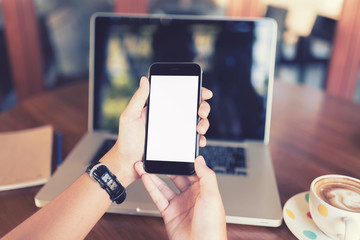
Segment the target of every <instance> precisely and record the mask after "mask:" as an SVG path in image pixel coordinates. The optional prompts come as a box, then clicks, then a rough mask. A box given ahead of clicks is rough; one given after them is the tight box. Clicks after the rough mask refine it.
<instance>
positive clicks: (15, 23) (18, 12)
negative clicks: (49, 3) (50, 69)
mask: <svg viewBox="0 0 360 240" xmlns="http://www.w3.org/2000/svg"><path fill="white" fill-rule="evenodd" d="M0 3H1V7H2V10H3V19H4V31H5V40H6V41H5V42H6V46H7V50H8V56H9V63H10V69H11V76H12V80H13V85H14V87H15V90H16V93H17V98H18V100H19V101H20V102H21V101H23V100H25V99H26V98H28V97H30V96H32V95H35V94H37V93H39V92H42V91H43V90H44V79H43V78H44V67H43V59H42V52H41V41H40V37H39V30H38V24H37V19H36V13H35V9H34V3H33V1H32V0H2V1H0Z"/></svg>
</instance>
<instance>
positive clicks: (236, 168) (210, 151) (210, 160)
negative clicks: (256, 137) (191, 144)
mask: <svg viewBox="0 0 360 240" xmlns="http://www.w3.org/2000/svg"><path fill="white" fill-rule="evenodd" d="M199 154H200V155H202V156H204V158H205V161H206V164H207V165H208V166H209V168H211V169H212V170H213V171H214V172H216V173H222V174H225V173H226V174H234V175H246V174H247V171H246V158H245V149H244V148H234V147H219V146H206V147H204V148H200V149H199Z"/></svg>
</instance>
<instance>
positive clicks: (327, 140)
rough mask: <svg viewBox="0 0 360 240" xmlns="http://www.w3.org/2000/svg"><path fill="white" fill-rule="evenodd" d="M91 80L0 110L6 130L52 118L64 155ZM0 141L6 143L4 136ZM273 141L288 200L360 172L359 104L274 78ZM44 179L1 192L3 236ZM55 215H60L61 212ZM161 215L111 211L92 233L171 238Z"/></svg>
mask: <svg viewBox="0 0 360 240" xmlns="http://www.w3.org/2000/svg"><path fill="white" fill-rule="evenodd" d="M87 86H88V85H87V83H86V82H80V83H75V84H72V85H68V86H66V87H63V88H60V89H56V90H54V91H50V92H46V93H43V94H41V95H38V96H35V97H33V98H31V99H29V100H27V101H25V102H24V103H22V104H21V105H19V106H16V107H14V108H13V109H10V110H8V111H6V112H4V113H1V114H0V131H10V130H20V129H26V128H30V127H36V126H41V125H44V124H52V125H53V126H54V127H55V129H61V130H62V131H63V135H64V148H63V154H64V155H65V156H66V155H67V154H68V153H69V152H70V150H71V149H72V148H73V147H74V145H75V144H76V142H77V141H78V140H79V139H80V137H81V136H82V135H83V134H84V133H85V132H86V129H87V96H88V89H87ZM0 144H1V143H0ZM270 149H271V154H272V158H273V163H274V168H275V172H276V178H277V183H278V186H279V191H280V197H281V203H282V205H283V204H284V203H285V202H286V201H287V200H288V199H289V198H290V197H291V196H293V195H295V194H297V193H299V192H303V191H307V190H308V188H309V186H310V182H311V181H312V179H314V178H315V177H317V176H319V175H323V174H328V173H337V174H345V175H350V176H353V177H356V178H360V105H358V104H355V103H352V102H348V101H345V100H341V99H339V98H336V97H333V96H330V95H327V94H325V93H324V92H322V91H320V90H316V89H311V88H306V87H303V86H299V85H293V84H287V83H282V82H276V83H275V90H274V101H273V114H272V129H271V138H270ZM39 189H40V187H33V188H28V189H21V190H13V191H5V192H0V236H3V235H4V234H5V233H7V232H8V231H10V230H11V229H12V228H14V227H16V226H17V225H18V224H20V223H21V222H22V221H23V220H24V219H26V218H27V217H29V216H30V215H31V214H33V213H34V212H35V211H36V210H37V208H36V207H35V205H34V196H35V194H36V193H37V192H38V191H39ZM55 217H56V216H54V218H55ZM227 227H228V237H229V239H295V237H294V236H293V235H292V234H291V232H290V231H289V230H288V228H287V227H286V225H285V224H284V223H283V224H282V226H281V227H279V228H266V227H256V226H246V225H235V224H228V226H227ZM166 238H167V236H166V232H165V229H164V225H163V222H162V219H161V218H156V217H140V216H128V215H120V214H105V215H104V216H103V218H102V219H101V220H100V221H99V222H98V223H97V224H96V226H95V227H94V229H93V230H92V231H91V232H90V234H89V235H88V236H87V239H147V240H150V239H166Z"/></svg>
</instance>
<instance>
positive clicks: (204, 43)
mask: <svg viewBox="0 0 360 240" xmlns="http://www.w3.org/2000/svg"><path fill="white" fill-rule="evenodd" d="M273 27H274V26H273V24H272V22H269V21H266V20H256V21H235V20H226V21H225V20H205V19H201V18H200V19H180V18H179V19H172V20H170V19H158V18H136V17H98V19H97V20H96V26H95V29H96V30H95V45H96V46H95V48H94V49H95V62H94V65H95V72H94V89H95V90H94V119H93V121H94V122H93V125H94V129H98V130H107V131H110V132H114V133H116V132H117V130H118V129H117V128H118V119H119V115H120V114H121V112H122V111H123V109H124V108H125V107H126V105H127V103H128V101H129V99H130V97H131V96H132V94H133V93H134V92H135V90H136V89H137V87H138V83H139V80H140V78H141V76H147V71H148V68H149V66H150V65H151V64H152V63H153V62H197V63H198V64H200V65H201V67H202V69H203V71H204V74H203V86H204V87H206V88H209V89H211V90H212V91H213V93H214V96H213V98H212V99H211V100H210V101H209V103H210V105H211V109H212V110H211V113H210V116H209V121H210V128H209V131H208V132H207V134H206V136H207V138H208V139H216V140H243V139H254V140H256V139H258V140H263V139H264V132H265V117H266V99H267V93H268V89H267V88H268V80H269V69H270V64H271V63H270V60H271V56H270V55H271V49H272V48H271V46H272V44H273V43H272V38H273V36H272V33H273ZM184 97H186V92H184Z"/></svg>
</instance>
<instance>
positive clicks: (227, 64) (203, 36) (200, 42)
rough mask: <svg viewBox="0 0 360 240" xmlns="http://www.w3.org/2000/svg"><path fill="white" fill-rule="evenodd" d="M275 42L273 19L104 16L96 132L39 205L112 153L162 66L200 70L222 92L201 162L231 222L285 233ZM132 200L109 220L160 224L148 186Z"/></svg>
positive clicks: (93, 90) (95, 27)
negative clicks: (153, 219)
mask: <svg viewBox="0 0 360 240" xmlns="http://www.w3.org/2000/svg"><path fill="white" fill-rule="evenodd" d="M275 42H276V24H275V22H274V21H273V20H271V19H266V18H262V19H233V18H232V19H229V18H205V17H194V16H169V15H142V16H135V15H116V14H111V13H97V14H95V15H94V16H93V17H92V19H91V44H90V45H91V47H90V84H89V122H88V125H89V129H88V132H87V133H86V134H85V135H84V136H83V137H82V138H81V140H80V141H79V143H78V144H77V145H76V147H75V148H74V149H73V150H72V151H71V153H70V154H69V155H68V156H67V158H66V159H65V160H64V162H63V163H62V165H60V166H59V167H58V169H57V171H56V172H55V173H54V174H53V176H52V177H51V179H50V180H49V181H48V182H47V183H46V185H44V186H43V187H42V189H41V190H40V191H39V192H38V194H37V195H36V196H35V203H36V206H38V207H42V206H44V205H45V204H47V203H48V202H49V201H51V200H52V199H54V198H55V197H56V196H58V195H59V194H60V193H61V192H63V191H64V190H65V189H66V188H67V187H68V186H70V185H71V184H72V183H73V182H74V181H75V180H76V179H77V178H78V177H79V176H80V175H81V174H82V173H84V171H85V169H86V168H87V166H88V165H89V164H90V163H91V162H92V161H97V160H99V159H100V158H101V156H102V155H104V154H105V153H106V152H107V151H108V149H110V148H111V146H112V145H113V144H114V142H115V139H116V136H117V131H118V120H119V116H120V114H121V112H122V111H123V109H124V108H125V107H126V105H127V103H128V101H129V99H130V97H131V96H132V95H133V93H134V92H135V90H136V89H137V87H138V83H139V79H140V78H141V76H147V71H148V68H149V66H150V65H151V64H152V63H153V62H196V63H198V64H200V65H201V67H202V69H203V86H204V87H206V88H209V89H211V90H212V91H213V93H214V96H213V98H212V99H211V100H210V101H209V103H210V105H211V108H212V110H211V112H210V115H209V121H210V128H209V130H208V133H207V134H206V137H207V146H206V147H205V148H201V149H200V154H202V155H203V156H204V157H205V159H206V161H207V164H208V166H210V167H211V168H212V169H213V170H214V171H215V172H216V174H217V179H218V183H219V188H220V192H221V196H222V199H223V202H224V206H225V211H226V221H227V222H228V223H235V224H249V225H259V226H270V227H276V226H280V225H281V222H282V209H281V204H280V198H279V193H278V189H277V184H276V179H275V175H274V170H273V166H272V161H271V155H270V152H269V148H268V143H269V137H270V115H271V101H272V92H273V75H274V62H275ZM185 96H186V93H185ZM162 177H163V178H164V179H165V181H168V182H169V183H170V184H171V181H170V180H169V179H167V178H166V176H162ZM171 186H172V187H174V186H173V185H171ZM127 193H128V196H127V199H126V200H125V202H124V203H122V204H120V205H117V204H112V205H111V206H110V208H109V209H108V212H111V213H122V214H135V215H147V216H160V214H159V212H158V210H157V209H156V207H155V205H154V203H153V202H152V200H151V198H150V197H149V195H148V193H147V192H146V190H145V188H144V186H143V184H142V182H141V180H137V181H135V182H134V183H133V184H131V185H130V186H129V187H128V188H127Z"/></svg>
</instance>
